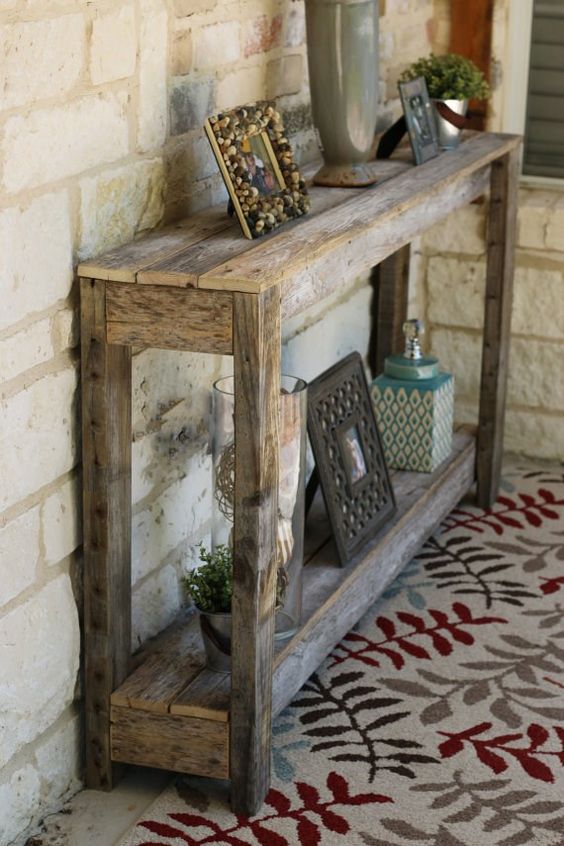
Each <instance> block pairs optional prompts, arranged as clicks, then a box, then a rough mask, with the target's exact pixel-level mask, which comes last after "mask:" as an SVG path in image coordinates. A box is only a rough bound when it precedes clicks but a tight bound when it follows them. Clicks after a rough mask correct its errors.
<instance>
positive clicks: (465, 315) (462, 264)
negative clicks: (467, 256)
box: [427, 256, 486, 329]
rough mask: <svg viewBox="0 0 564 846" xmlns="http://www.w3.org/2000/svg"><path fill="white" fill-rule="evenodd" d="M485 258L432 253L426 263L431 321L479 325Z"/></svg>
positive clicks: (482, 313) (459, 324) (482, 300)
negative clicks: (451, 256)
mask: <svg viewBox="0 0 564 846" xmlns="http://www.w3.org/2000/svg"><path fill="white" fill-rule="evenodd" d="M485 284H486V265H485V262H475V261H464V260H459V259H455V258H443V257H442V256H436V257H433V258H430V259H429V262H428V265H427V290H428V298H429V306H428V315H429V320H430V321H431V322H432V323H441V324H443V325H447V326H448V325H454V326H465V327H468V328H475V329H479V328H481V326H482V325H483V322H484V291H485Z"/></svg>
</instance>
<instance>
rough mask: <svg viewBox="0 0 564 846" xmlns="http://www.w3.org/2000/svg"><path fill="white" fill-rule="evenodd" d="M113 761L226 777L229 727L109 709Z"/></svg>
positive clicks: (202, 721)
mask: <svg viewBox="0 0 564 846" xmlns="http://www.w3.org/2000/svg"><path fill="white" fill-rule="evenodd" d="M111 716H112V732H111V736H112V757H113V760H114V761H123V762H124V763H127V764H137V765H139V766H142V767H159V768H161V769H164V770H174V771H175V772H179V773H197V774H198V775H202V776H209V777H211V778H223V779H225V778H228V777H229V724H228V723H223V722H218V721H213V720H200V719H197V718H195V717H181V716H178V715H174V714H150V713H148V712H146V711H136V710H134V709H132V708H116V707H112V714H111Z"/></svg>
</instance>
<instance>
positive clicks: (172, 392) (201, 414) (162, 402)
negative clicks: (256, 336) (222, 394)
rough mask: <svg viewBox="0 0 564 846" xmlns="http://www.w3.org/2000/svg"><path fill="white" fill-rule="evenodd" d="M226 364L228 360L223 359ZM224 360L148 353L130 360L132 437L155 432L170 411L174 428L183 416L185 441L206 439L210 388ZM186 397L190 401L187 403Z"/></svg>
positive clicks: (156, 351) (198, 355)
mask: <svg viewBox="0 0 564 846" xmlns="http://www.w3.org/2000/svg"><path fill="white" fill-rule="evenodd" d="M225 359H226V360H227V361H228V362H229V361H231V358H230V357H225ZM222 361H223V358H222V357H221V356H211V355H206V354H204V353H184V352H177V351H171V350H156V349H150V350H145V351H144V352H142V353H140V354H139V355H136V356H135V357H134V359H133V431H134V434H135V437H136V438H137V437H140V436H142V435H143V434H145V433H147V432H155V431H158V429H159V428H160V427H161V425H162V423H163V420H165V419H166V417H167V415H168V414H169V413H170V411H171V409H173V408H174V407H176V406H178V405H179V403H182V409H179V410H178V412H175V413H174V420H175V422H174V424H173V425H175V426H176V425H178V423H179V421H180V416H181V414H182V413H183V412H184V413H185V420H184V425H185V430H186V437H187V438H188V439H189V440H194V439H207V437H208V431H209V429H208V426H209V420H210V414H211V387H212V384H213V382H214V381H215V380H216V379H218V378H219V376H220V367H221V363H222ZM186 397H188V398H189V399H188V400H187V401H186Z"/></svg>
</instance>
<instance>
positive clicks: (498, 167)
mask: <svg viewBox="0 0 564 846" xmlns="http://www.w3.org/2000/svg"><path fill="white" fill-rule="evenodd" d="M518 173H519V154H518V151H517V150H514V151H512V152H511V153H508V154H507V155H505V156H503V158H501V159H499V160H498V161H496V162H494V164H493V165H492V175H491V192H490V207H489V217H488V236H487V238H488V259H487V270H486V300H485V316H484V334H483V345H482V378H481V385H480V414H479V427H478V457H477V476H478V504H479V505H480V506H482V508H488V507H489V506H491V505H492V504H493V503H494V502H495V500H496V498H497V493H498V489H499V480H500V476H501V459H502V451H503V426H504V420H505V395H506V389H507V367H508V359H509V340H510V332H511V305H512V300H513V270H514V262H515V227H516V219H517V191H518V186H517V178H518Z"/></svg>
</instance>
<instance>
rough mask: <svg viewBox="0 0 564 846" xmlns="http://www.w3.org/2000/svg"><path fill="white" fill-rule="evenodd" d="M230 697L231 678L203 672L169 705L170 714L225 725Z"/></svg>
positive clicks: (209, 671)
mask: <svg viewBox="0 0 564 846" xmlns="http://www.w3.org/2000/svg"><path fill="white" fill-rule="evenodd" d="M230 697H231V676H230V675H229V674H225V675H223V674H222V673H214V672H212V671H211V670H203V671H202V672H201V673H199V674H198V676H197V677H196V678H195V679H194V680H193V681H192V682H190V683H189V684H188V685H187V687H186V688H185V689H184V690H183V691H182V692H181V693H180V694H179V695H178V696H177V697H176V698H175V700H174V702H172V703H171V706H170V713H171V714H184V715H185V716H188V717H201V718H202V719H206V720H219V721H220V722H223V723H226V722H227V721H228V720H229V707H230Z"/></svg>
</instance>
